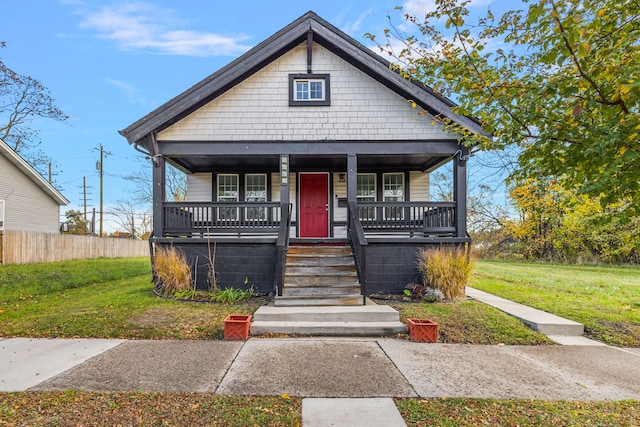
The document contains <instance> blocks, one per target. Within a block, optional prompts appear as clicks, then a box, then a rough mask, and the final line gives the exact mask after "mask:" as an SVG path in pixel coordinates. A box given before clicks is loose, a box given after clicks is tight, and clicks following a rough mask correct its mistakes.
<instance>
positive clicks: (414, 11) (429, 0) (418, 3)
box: [402, 0, 494, 18]
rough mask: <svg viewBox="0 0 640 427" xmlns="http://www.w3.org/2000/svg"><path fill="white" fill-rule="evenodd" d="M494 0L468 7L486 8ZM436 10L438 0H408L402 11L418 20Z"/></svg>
mask: <svg viewBox="0 0 640 427" xmlns="http://www.w3.org/2000/svg"><path fill="white" fill-rule="evenodd" d="M493 1H494V0H471V1H470V2H469V4H468V5H467V8H472V7H478V6H486V5H488V4H491V3H492V2H493ZM435 9H436V0H407V1H405V2H404V3H403V5H402V10H403V12H405V13H408V14H410V15H414V16H416V17H417V18H424V15H425V14H426V13H427V12H431V11H433V10H435Z"/></svg>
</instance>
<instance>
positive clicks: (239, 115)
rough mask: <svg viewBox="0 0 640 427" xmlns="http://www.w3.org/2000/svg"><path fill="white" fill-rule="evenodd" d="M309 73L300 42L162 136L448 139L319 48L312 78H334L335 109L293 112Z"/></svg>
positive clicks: (427, 120)
mask: <svg viewBox="0 0 640 427" xmlns="http://www.w3.org/2000/svg"><path fill="white" fill-rule="evenodd" d="M305 72H306V45H305V44H301V45H300V46H298V47H297V48H295V49H292V50H291V51H289V52H288V53H286V54H284V55H283V56H282V57H280V58H279V59H277V60H276V61H274V62H272V63H271V64H269V65H267V66H266V67H264V68H263V69H261V70H260V71H258V72H257V73H255V74H254V75H252V76H251V77H249V78H247V79H246V80H244V81H243V82H242V83H240V84H239V85H237V86H235V87H234V88H232V89H230V90H229V91H227V92H226V93H224V94H222V95H221V96H219V97H218V98H216V99H215V100H213V101H211V102H210V103H209V104H207V105H205V106H203V107H202V108H200V109H198V110H197V111H195V112H193V113H192V114H190V115H189V116H187V117H185V118H184V119H182V120H180V121H178V122H177V123H176V124H174V125H172V126H171V127H169V128H167V129H165V130H163V131H162V132H160V133H159V134H158V139H159V140H165V141H180V140H184V141H206V140H212V141H240V140H252V141H277V140H301V141H312V140H325V139H329V140H331V139H333V140H407V139H409V140H423V139H440V138H447V137H450V136H449V135H448V134H447V133H446V132H444V131H443V130H442V126H441V125H440V124H439V123H434V122H433V120H432V118H431V116H429V115H428V114H425V115H419V114H418V112H419V111H420V109H418V108H412V106H411V104H410V103H409V102H408V101H407V100H405V99H404V98H402V97H401V96H399V95H398V94H396V93H395V92H393V91H391V90H390V89H388V88H387V87H385V86H383V85H382V84H380V83H379V82H377V81H376V80H374V79H372V78H371V77H369V76H367V75H366V74H364V73H363V72H361V71H360V70H358V69H357V68H355V67H354V66H352V65H351V64H349V63H347V62H346V61H344V60H342V59H341V58H339V57H337V56H336V55H334V54H332V53H331V52H329V51H328V50H326V49H325V48H324V47H322V46H319V45H317V44H314V47H313V72H314V73H317V74H323V73H328V74H330V79H331V80H330V90H331V105H330V106H320V107H304V106H303V107H298V106H296V107H290V106H289V90H288V85H289V80H288V76H289V74H294V73H305Z"/></svg>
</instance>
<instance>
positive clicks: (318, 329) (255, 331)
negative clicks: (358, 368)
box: [250, 321, 406, 337]
mask: <svg viewBox="0 0 640 427" xmlns="http://www.w3.org/2000/svg"><path fill="white" fill-rule="evenodd" d="M405 332H406V328H405V326H404V324H402V323H401V322H380V323H378V322H263V321H254V322H253V323H252V324H251V329H250V334H251V335H265V334H289V335H322V336H352V337H379V336H389V335H396V334H400V333H405Z"/></svg>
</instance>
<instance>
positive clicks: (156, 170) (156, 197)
mask: <svg viewBox="0 0 640 427" xmlns="http://www.w3.org/2000/svg"><path fill="white" fill-rule="evenodd" d="M152 165H153V166H152V167H153V235H154V236H155V237H164V201H165V197H166V185H165V179H166V177H165V172H166V162H165V160H164V157H162V156H154V158H153V162H152Z"/></svg>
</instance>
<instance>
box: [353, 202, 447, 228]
mask: <svg viewBox="0 0 640 427" xmlns="http://www.w3.org/2000/svg"><path fill="white" fill-rule="evenodd" d="M455 210H456V204H455V203H454V202H358V205H357V212H358V219H359V220H360V223H361V224H362V229H363V230H364V231H365V232H384V233H398V232H409V233H424V235H425V236H429V235H438V236H453V235H455V233H456V223H455V218H456V215H455V213H456V211H455Z"/></svg>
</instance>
